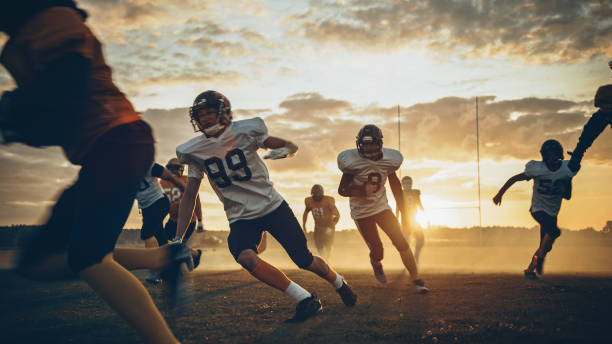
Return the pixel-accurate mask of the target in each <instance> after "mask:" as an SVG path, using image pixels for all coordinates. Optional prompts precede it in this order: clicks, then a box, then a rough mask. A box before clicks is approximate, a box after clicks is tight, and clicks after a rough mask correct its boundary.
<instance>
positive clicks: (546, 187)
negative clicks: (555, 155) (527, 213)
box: [531, 161, 573, 216]
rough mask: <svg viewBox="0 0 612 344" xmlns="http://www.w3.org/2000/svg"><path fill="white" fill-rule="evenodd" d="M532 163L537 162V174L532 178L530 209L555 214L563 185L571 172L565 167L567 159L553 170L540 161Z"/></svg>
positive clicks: (557, 210)
mask: <svg viewBox="0 0 612 344" xmlns="http://www.w3.org/2000/svg"><path fill="white" fill-rule="evenodd" d="M533 163H534V164H537V165H536V168H537V175H536V176H535V177H534V178H533V196H532V202H531V211H532V212H535V211H540V210H541V211H546V212H547V213H549V214H550V215H553V216H554V215H557V213H558V212H559V209H560V208H561V201H562V195H563V192H564V190H565V185H566V184H567V181H568V179H570V178H571V177H572V176H573V173H572V172H571V171H570V170H569V168H568V167H567V161H563V162H562V164H561V167H560V168H559V169H557V170H555V171H551V170H550V169H548V167H547V166H546V164H545V163H544V162H542V161H536V162H533Z"/></svg>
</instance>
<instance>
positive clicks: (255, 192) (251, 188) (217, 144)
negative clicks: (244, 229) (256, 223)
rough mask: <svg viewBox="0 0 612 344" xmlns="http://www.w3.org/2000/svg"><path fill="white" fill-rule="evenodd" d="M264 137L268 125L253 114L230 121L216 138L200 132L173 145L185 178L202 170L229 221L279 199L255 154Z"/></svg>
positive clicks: (261, 211) (259, 212) (251, 215)
mask: <svg viewBox="0 0 612 344" xmlns="http://www.w3.org/2000/svg"><path fill="white" fill-rule="evenodd" d="M267 138H268V128H266V125H265V123H264V121H263V120H262V119H261V118H259V117H256V118H251V119H247V120H242V121H234V122H232V123H230V125H229V126H228V127H227V128H225V130H224V131H223V133H222V134H221V135H220V136H219V137H206V135H204V134H202V135H200V136H197V137H194V138H193V139H191V140H189V141H187V142H185V143H183V144H182V145H180V146H178V147H176V156H177V157H178V159H179V161H180V162H181V163H183V164H187V165H188V168H189V170H188V175H189V177H192V178H197V179H202V178H203V175H204V173H206V175H207V176H208V179H209V181H210V184H211V185H212V187H213V189H214V190H215V193H216V194H217V196H218V197H219V200H221V202H222V203H223V208H224V209H225V214H226V216H227V219H228V221H229V223H232V222H235V221H237V220H249V219H256V218H260V217H262V216H264V215H267V214H268V213H270V212H272V211H274V210H275V209H276V208H278V207H279V206H280V204H281V203H282V202H283V198H282V196H281V195H280V194H279V193H278V192H276V190H274V187H273V185H272V182H271V181H270V179H269V176H268V169H267V168H266V165H265V164H264V162H263V161H262V160H261V158H260V157H259V155H258V154H257V150H258V149H259V148H264V146H263V144H264V141H265V140H266V139H267Z"/></svg>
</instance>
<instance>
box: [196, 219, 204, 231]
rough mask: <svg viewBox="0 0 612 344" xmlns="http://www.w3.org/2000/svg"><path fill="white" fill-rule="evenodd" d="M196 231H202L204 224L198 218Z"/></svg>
mask: <svg viewBox="0 0 612 344" xmlns="http://www.w3.org/2000/svg"><path fill="white" fill-rule="evenodd" d="M196 231H197V232H198V233H202V232H204V224H203V223H202V220H198V226H197V227H196Z"/></svg>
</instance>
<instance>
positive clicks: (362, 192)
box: [338, 124, 429, 294]
mask: <svg viewBox="0 0 612 344" xmlns="http://www.w3.org/2000/svg"><path fill="white" fill-rule="evenodd" d="M356 145H357V148H355V149H348V150H345V151H343V152H342V153H340V154H339V155H338V168H339V169H340V171H342V179H341V180H340V186H339V187H338V193H339V194H340V195H341V196H344V197H349V204H350V207H351V217H352V218H353V220H355V224H356V225H357V229H358V230H359V233H361V236H362V237H363V239H364V240H365V242H366V244H367V245H368V248H369V249H370V263H371V264H372V268H373V269H374V276H375V277H376V279H377V280H378V281H379V282H380V283H387V277H386V275H385V272H384V270H383V266H382V259H383V245H382V242H381V241H380V237H379V235H378V229H377V227H376V226H377V225H378V226H379V227H380V228H381V229H382V230H383V232H385V233H386V234H387V236H389V238H390V239H391V242H392V243H393V245H394V246H395V248H396V249H397V250H398V252H399V253H400V256H401V257H402V262H403V263H404V266H405V267H406V269H408V271H409V272H410V276H411V277H412V280H413V283H414V286H415V287H416V289H417V292H419V293H422V294H424V293H427V292H428V291H429V289H428V288H427V287H426V286H425V282H423V280H422V279H421V278H419V273H418V269H417V266H416V262H415V260H414V256H413V255H412V251H411V250H410V246H409V245H408V242H407V241H406V239H405V238H404V236H403V234H402V230H401V228H400V224H399V223H398V221H397V218H396V217H395V216H394V215H393V212H392V211H391V207H389V202H388V201H387V193H386V191H385V183H386V182H387V179H389V186H391V191H392V192H393V196H394V197H395V201H396V202H397V203H398V204H400V206H401V205H403V203H404V198H403V195H402V188H401V185H400V181H399V179H398V178H397V174H395V171H396V170H397V169H398V168H399V167H400V165H401V164H402V161H403V157H402V154H401V153H400V152H398V151H397V150H395V149H391V148H383V135H382V131H381V130H380V128H378V127H377V126H375V125H373V124H368V125H366V126H364V127H363V128H361V130H359V133H358V134H357V139H356Z"/></svg>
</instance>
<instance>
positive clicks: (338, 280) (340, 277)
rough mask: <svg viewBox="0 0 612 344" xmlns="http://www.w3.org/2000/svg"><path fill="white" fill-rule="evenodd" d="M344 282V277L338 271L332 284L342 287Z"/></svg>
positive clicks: (335, 286)
mask: <svg viewBox="0 0 612 344" xmlns="http://www.w3.org/2000/svg"><path fill="white" fill-rule="evenodd" d="M342 284H344V280H343V279H342V276H340V274H339V273H337V272H336V280H335V281H333V282H332V285H333V286H334V288H336V289H340V287H342Z"/></svg>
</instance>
